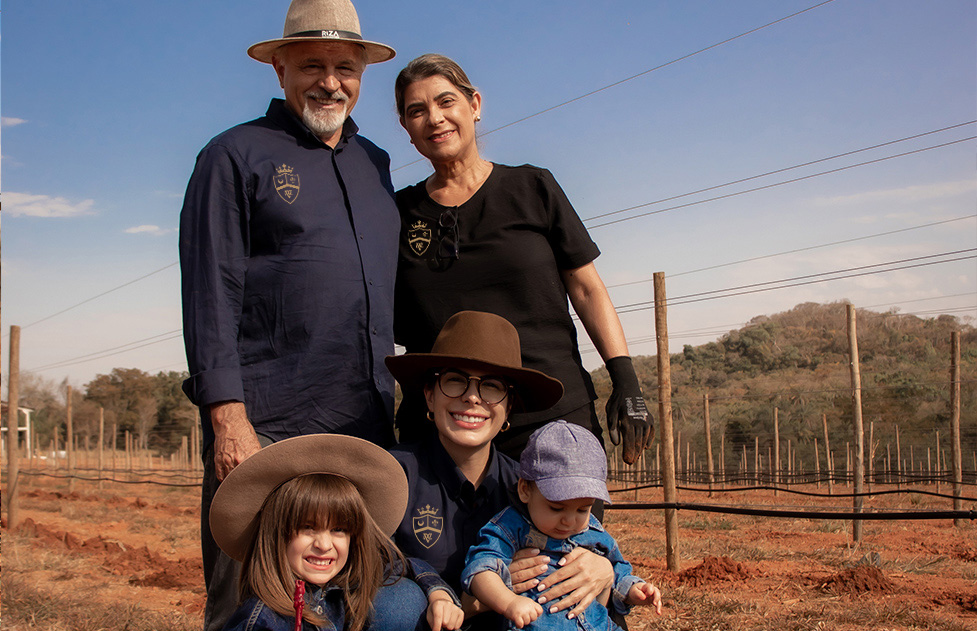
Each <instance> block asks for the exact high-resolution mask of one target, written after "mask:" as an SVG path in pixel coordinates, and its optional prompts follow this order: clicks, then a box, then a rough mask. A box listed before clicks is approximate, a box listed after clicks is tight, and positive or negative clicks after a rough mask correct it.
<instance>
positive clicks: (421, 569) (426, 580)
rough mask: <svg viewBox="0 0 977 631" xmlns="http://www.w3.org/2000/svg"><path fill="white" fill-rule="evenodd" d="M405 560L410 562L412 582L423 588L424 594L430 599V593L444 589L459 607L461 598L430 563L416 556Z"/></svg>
mask: <svg viewBox="0 0 977 631" xmlns="http://www.w3.org/2000/svg"><path fill="white" fill-rule="evenodd" d="M407 562H408V563H409V564H410V569H411V574H412V575H413V577H414V582H415V583H417V584H418V585H419V586H420V588H421V589H422V590H424V595H425V596H427V597H428V599H429V600H430V598H431V594H433V593H434V592H436V591H438V590H439V589H440V590H444V591H446V592H447V593H448V596H450V597H451V601H452V602H453V603H454V604H456V605H458V606H459V607H461V600H459V599H458V594H456V593H455V590H453V589H451V586H450V585H448V583H446V582H445V580H444V579H443V578H441V575H440V574H438V572H437V570H435V569H434V568H433V567H432V566H431V564H430V563H428V562H427V561H424V560H422V559H418V558H417V557H407Z"/></svg>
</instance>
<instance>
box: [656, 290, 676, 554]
mask: <svg viewBox="0 0 977 631" xmlns="http://www.w3.org/2000/svg"><path fill="white" fill-rule="evenodd" d="M654 283H655V337H656V339H657V342H658V417H659V418H660V419H661V425H662V454H663V455H664V456H665V461H664V462H663V463H662V473H663V476H664V480H663V482H664V499H665V502H667V503H672V502H677V501H678V494H677V493H676V489H675V447H674V445H673V444H672V375H671V365H670V361H669V360H670V357H669V355H668V303H667V301H666V295H665V274H664V273H663V272H655V274H654ZM678 545H679V542H678V511H677V510H676V509H674V508H666V509H665V561H666V565H667V567H668V569H669V571H672V572H678V571H679V552H678Z"/></svg>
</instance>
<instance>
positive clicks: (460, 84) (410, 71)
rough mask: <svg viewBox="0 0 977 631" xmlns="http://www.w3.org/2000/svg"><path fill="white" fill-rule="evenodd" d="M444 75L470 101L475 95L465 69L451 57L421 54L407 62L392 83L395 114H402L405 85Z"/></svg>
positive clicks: (474, 89) (474, 88) (473, 87)
mask: <svg viewBox="0 0 977 631" xmlns="http://www.w3.org/2000/svg"><path fill="white" fill-rule="evenodd" d="M438 76H441V77H444V78H445V79H447V80H448V81H450V82H451V83H452V84H453V85H454V86H455V87H456V88H458V89H459V90H461V93H462V94H464V95H465V98H466V99H468V102H469V103H470V102H471V100H472V97H473V96H475V92H476V90H477V88H476V87H475V86H473V85H472V82H471V80H469V79H468V75H467V74H465V71H464V70H462V69H461V66H459V65H458V64H457V63H456V62H455V61H454V60H453V59H449V58H448V57H445V56H444V55H439V54H437V53H427V54H426V55H421V56H420V57H418V58H417V59H414V60H413V61H411V62H410V63H409V64H407V65H406V66H405V67H404V69H403V70H401V71H400V74H398V75H397V81H396V82H395V83H394V98H395V99H396V100H397V115H398V116H401V117H403V116H404V107H405V105H406V104H405V103H404V92H405V91H406V90H407V87H408V86H410V84H412V83H414V82H415V81H420V80H422V79H427V78H429V77H438Z"/></svg>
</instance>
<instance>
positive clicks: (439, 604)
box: [427, 589, 465, 631]
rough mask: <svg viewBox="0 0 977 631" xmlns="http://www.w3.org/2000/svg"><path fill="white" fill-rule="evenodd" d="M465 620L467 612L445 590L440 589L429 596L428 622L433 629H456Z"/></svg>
mask: <svg viewBox="0 0 977 631" xmlns="http://www.w3.org/2000/svg"><path fill="white" fill-rule="evenodd" d="M464 621H465V612H464V611H462V609H461V607H459V606H458V605H456V604H455V603H454V601H452V600H451V597H450V596H448V594H447V593H446V592H445V591H444V590H440V589H439V590H438V591H436V592H434V593H432V594H431V595H430V596H429V597H428V605H427V623H428V625H430V626H431V631H441V630H442V629H444V630H445V631H455V630H456V629H459V628H461V623H462V622H464Z"/></svg>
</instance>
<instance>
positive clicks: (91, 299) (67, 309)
mask: <svg viewBox="0 0 977 631" xmlns="http://www.w3.org/2000/svg"><path fill="white" fill-rule="evenodd" d="M176 264H177V262H175V261H174V262H173V263H170V264H169V265H166V266H164V267H161V268H159V269H158V270H155V271H153V272H149V273H148V274H144V275H142V276H140V277H139V278H134V279H132V280H130V281H128V282H125V283H122V284H121V285H118V286H116V287H113V288H112V289H107V290H105V291H103V292H102V293H100V294H96V295H94V296H92V297H91V298H86V299H85V300H82V301H81V302H79V303H77V304H74V305H71V306H70V307H65V308H64V309H62V310H61V311H58V312H57V313H52V314H51V315H49V316H45V317H43V318H41V319H40V320H35V321H33V322H31V323H30V324H25V325H24V326H22V327H20V328H21V329H26V328H28V327H32V326H34V325H35V324H40V323H41V322H45V321H47V320H50V319H51V318H53V317H55V316H59V315H61V314H62V313H65V312H68V311H71V310H72V309H76V308H78V307H80V306H82V305H84V304H87V303H89V302H91V301H93V300H95V299H96V298H101V297H102V296H106V295H108V294H110V293H112V292H113V291H118V290H119V289H122V288H123V287H128V286H129V285H132V284H133V283H138V282H139V281H141V280H144V279H146V278H149V277H150V276H153V275H154V274H159V273H160V272H162V271H164V270H168V269H170V268H171V267H173V266H174V265H176Z"/></svg>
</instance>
